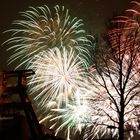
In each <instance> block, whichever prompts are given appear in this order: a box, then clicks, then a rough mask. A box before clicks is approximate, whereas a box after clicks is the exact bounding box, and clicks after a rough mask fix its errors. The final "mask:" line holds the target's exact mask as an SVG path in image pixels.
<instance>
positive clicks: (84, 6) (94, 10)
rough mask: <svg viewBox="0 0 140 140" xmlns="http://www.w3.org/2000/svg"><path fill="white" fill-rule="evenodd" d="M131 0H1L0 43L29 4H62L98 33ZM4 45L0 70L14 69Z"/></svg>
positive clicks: (50, 5)
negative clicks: (9, 64) (5, 32)
mask: <svg viewBox="0 0 140 140" xmlns="http://www.w3.org/2000/svg"><path fill="white" fill-rule="evenodd" d="M130 1H131V0H1V2H0V44H2V42H4V41H5V40H6V39H8V37H7V36H6V35H5V34H3V33H2V32H4V31H5V30H7V29H9V28H11V27H12V26H11V23H12V21H13V20H16V19H19V17H20V14H19V12H22V11H25V10H26V9H27V8H28V7H29V6H41V5H44V4H46V5H47V6H48V7H49V8H50V9H51V8H53V7H54V6H55V5H57V4H58V5H63V6H65V8H67V9H69V11H70V14H71V16H74V17H75V16H76V17H78V18H81V19H83V21H84V24H85V27H86V29H87V30H88V31H89V32H90V33H94V34H97V33H100V32H102V31H103V29H104V27H105V23H106V22H107V20H108V19H109V18H110V17H112V15H113V14H116V13H118V14H120V15H122V14H123V12H124V10H125V9H127V8H129V7H130V4H129V3H130ZM137 1H140V0H137ZM5 50H6V46H1V47H0V70H9V69H11V70H12V69H14V66H7V65H6V61H7V59H8V57H9V55H10V54H8V53H7V52H6V51H5Z"/></svg>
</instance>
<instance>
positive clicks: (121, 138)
mask: <svg viewBox="0 0 140 140" xmlns="http://www.w3.org/2000/svg"><path fill="white" fill-rule="evenodd" d="M120 107H121V110H120V112H119V140H124V97H123V95H122V97H121V101H120Z"/></svg>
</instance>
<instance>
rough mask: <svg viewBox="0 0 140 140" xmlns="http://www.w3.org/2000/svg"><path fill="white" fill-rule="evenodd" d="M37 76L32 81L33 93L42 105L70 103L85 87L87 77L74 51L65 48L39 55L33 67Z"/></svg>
mask: <svg viewBox="0 0 140 140" xmlns="http://www.w3.org/2000/svg"><path fill="white" fill-rule="evenodd" d="M29 68H31V69H33V70H34V71H35V73H36V74H35V76H34V77H33V78H32V79H31V81H30V83H29V84H30V86H31V87H30V89H31V93H32V94H34V97H35V98H34V100H38V99H41V100H40V104H42V105H43V106H44V105H45V106H46V105H47V103H48V102H50V101H53V100H55V101H56V100H58V101H59V102H60V104H61V102H62V101H65V102H66V103H68V99H69V98H70V97H72V96H73V95H74V93H75V91H76V90H77V89H78V88H79V86H80V85H83V84H84V83H83V78H84V76H85V72H84V68H83V63H82V62H81V61H79V57H78V55H77V56H76V57H75V56H74V52H73V50H71V51H70V52H69V51H67V50H66V49H65V48H63V51H62V52H61V51H60V50H59V49H58V48H54V49H50V50H49V51H47V52H41V53H40V54H38V55H37V56H36V57H35V59H34V61H33V63H32V64H31V66H30V67H29Z"/></svg>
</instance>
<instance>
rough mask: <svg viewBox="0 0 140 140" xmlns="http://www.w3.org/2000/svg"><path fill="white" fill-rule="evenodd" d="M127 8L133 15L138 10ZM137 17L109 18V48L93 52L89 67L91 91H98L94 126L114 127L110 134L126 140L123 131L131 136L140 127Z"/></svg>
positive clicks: (94, 103)
mask: <svg viewBox="0 0 140 140" xmlns="http://www.w3.org/2000/svg"><path fill="white" fill-rule="evenodd" d="M128 11H129V12H130V11H131V12H133V15H134V14H136V12H138V11H135V10H128ZM139 14H140V13H139ZM129 15H130V14H129ZM131 15H132V13H131ZM137 19H138V18H136V15H135V18H134V17H132V16H118V17H116V18H115V19H114V20H112V23H113V25H114V26H113V28H112V29H111V30H109V31H108V34H107V37H108V42H109V44H110V48H104V49H103V48H101V50H100V53H98V54H95V55H94V60H95V64H94V65H93V66H92V67H91V68H90V70H89V71H90V74H91V75H92V76H91V77H92V78H91V83H92V84H93V85H94V86H95V87H96V88H94V89H93V92H96V93H97V94H98V97H97V96H96V99H95V97H94V99H93V100H92V103H93V104H92V105H93V106H94V110H97V113H95V112H94V116H96V115H98V118H96V120H95V122H94V125H96V127H100V128H99V129H101V127H105V126H106V129H114V130H113V131H112V133H113V134H112V136H116V135H118V139H119V140H124V139H125V136H126V135H125V132H127V131H130V132H131V136H130V137H133V135H134V133H133V132H134V131H139V129H140V128H139V126H140V124H139V117H140V102H139V101H140V78H139V77H140V27H139V21H138V20H137ZM103 118H105V119H103ZM94 128H95V127H94ZM99 129H98V131H99ZM96 130H97V129H96ZM91 132H92V131H91ZM100 133H101V132H100ZM112 136H111V137H112Z"/></svg>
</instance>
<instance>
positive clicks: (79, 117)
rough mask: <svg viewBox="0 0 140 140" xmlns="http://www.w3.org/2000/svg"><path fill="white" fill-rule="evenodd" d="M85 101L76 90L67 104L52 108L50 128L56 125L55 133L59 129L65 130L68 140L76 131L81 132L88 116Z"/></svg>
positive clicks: (49, 117)
mask: <svg viewBox="0 0 140 140" xmlns="http://www.w3.org/2000/svg"><path fill="white" fill-rule="evenodd" d="M88 110H89V108H88V106H87V101H86V100H84V98H83V93H82V95H81V93H80V90H78V91H77V92H76V93H75V95H74V96H73V97H72V99H71V101H70V102H69V104H67V105H66V106H65V105H63V106H62V107H61V108H56V109H52V110H51V113H50V115H49V116H47V117H46V118H47V119H49V120H50V121H51V122H52V123H53V125H52V126H51V128H54V127H56V135H57V133H59V132H61V131H65V134H66V135H67V136H66V137H67V140H70V138H71V137H73V136H74V134H76V133H77V132H81V131H82V129H83V128H84V127H85V124H86V123H87V120H88V119H89V117H90V114H87V113H89V111H88Z"/></svg>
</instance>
